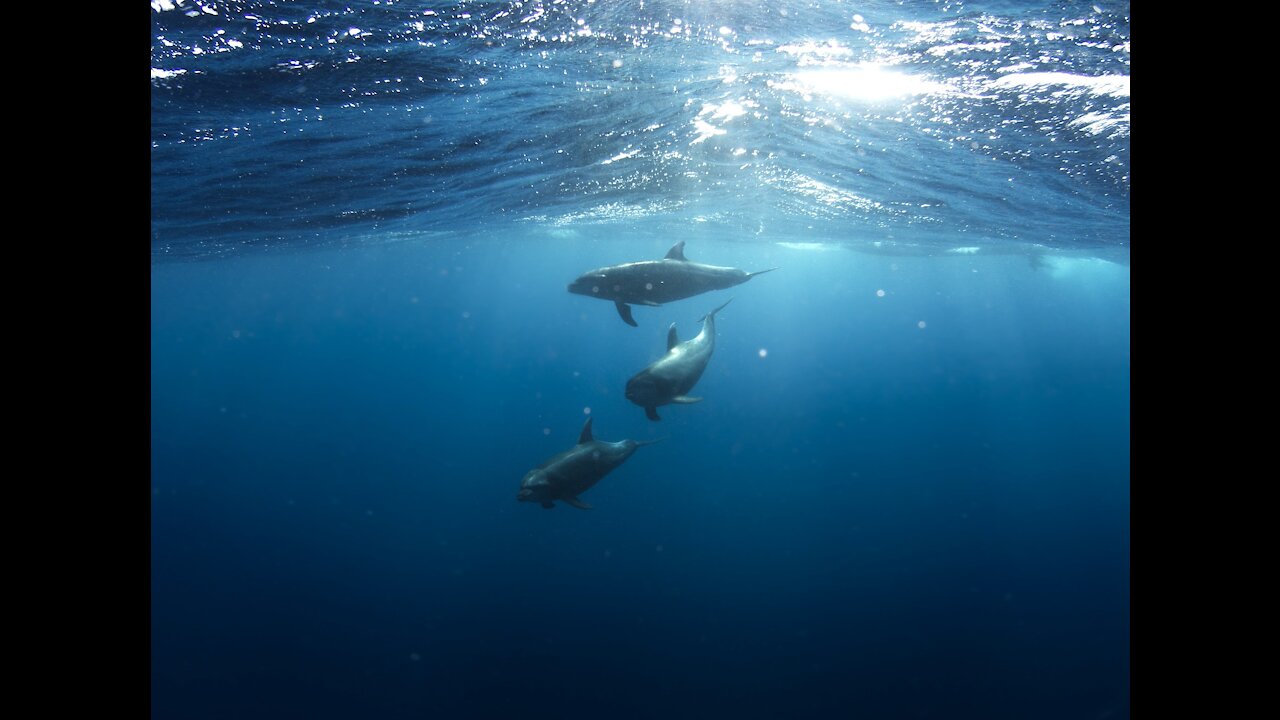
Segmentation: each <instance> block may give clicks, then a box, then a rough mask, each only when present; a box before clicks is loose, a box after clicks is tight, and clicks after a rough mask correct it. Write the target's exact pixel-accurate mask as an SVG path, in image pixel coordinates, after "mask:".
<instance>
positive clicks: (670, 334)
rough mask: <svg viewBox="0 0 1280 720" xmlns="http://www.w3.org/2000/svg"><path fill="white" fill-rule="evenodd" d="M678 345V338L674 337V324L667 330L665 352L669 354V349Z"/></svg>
mask: <svg viewBox="0 0 1280 720" xmlns="http://www.w3.org/2000/svg"><path fill="white" fill-rule="evenodd" d="M679 343H680V338H678V337H676V324H675V323H671V327H669V328H667V352H671V348H673V347H675V346H676V345H678V344H679Z"/></svg>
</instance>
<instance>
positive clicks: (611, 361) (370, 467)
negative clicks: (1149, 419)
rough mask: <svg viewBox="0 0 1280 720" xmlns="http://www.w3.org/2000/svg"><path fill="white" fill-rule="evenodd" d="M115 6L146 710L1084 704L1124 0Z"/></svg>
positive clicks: (1101, 707) (1123, 173) (1122, 706)
mask: <svg viewBox="0 0 1280 720" xmlns="http://www.w3.org/2000/svg"><path fill="white" fill-rule="evenodd" d="M153 8H154V10H153V13H152V149H151V157H152V240H151V251H152V265H151V281H152V310H151V312H152V316H151V325H152V333H151V361H152V362H151V373H152V387H151V411H152V412H151V417H152V425H151V427H152V437H151V440H152V441H151V453H152V478H151V493H152V494H151V501H152V502H151V507H152V577H151V581H152V595H151V601H152V602H151V615H152V626H151V631H152V632H151V650H152V653H151V680H152V685H151V688H152V689H151V699H152V715H153V717H156V718H330V717H332V718H349V717H369V718H426V717H431V718H436V717H440V718H453V717H458V718H472V717H507V716H511V715H518V716H522V717H534V718H542V717H546V718H615V717H616V718H632V717H634V718H650V717H689V718H704V717H749V718H753V717H761V718H766V717H767V718H777V717H799V718H827V717H867V718H899V717H902V718H920V717H931V718H1088V719H1095V718H1097V719H1102V718H1122V717H1128V715H1129V702H1130V699H1129V695H1130V693H1129V679H1130V670H1129V666H1130V648H1129V629H1130V625H1129V616H1130V592H1129V573H1130V570H1129V547H1130V523H1129V510H1130V481H1129V477H1130V408H1129V397H1130V394H1129V390H1130V361H1131V357H1130V263H1129V168H1128V164H1129V17H1128V16H1129V8H1128V4H1127V3H1125V4H1113V3H1106V4H1104V3H1096V4H1093V3H1035V4H1024V3H1005V2H979V3H961V2H943V3H923V2H921V3H914V2H908V3H896V2H895V3H886V2H880V3H857V4H853V3H840V2H823V3H812V4H811V3H800V2H783V3H755V2H727V1H726V2H712V1H708V2H688V3H685V2H649V1H646V2H644V3H640V2H613V3H606V2H603V1H602V0H601V1H598V2H594V3H592V2H581V1H580V2H524V3H478V2H473V3H452V4H445V5H430V4H425V3H405V2H380V3H348V4H343V3H328V2H303V3H282V2H276V3H272V2H248V3H225V4H224V3H205V4H204V5H201V4H199V3H194V2H183V3H176V2H174V3H168V2H165V3H161V2H156V3H153ZM677 20H678V21H679V22H676V21H677ZM197 50H198V52H197ZM677 240H685V241H686V243H687V245H686V248H685V251H686V254H687V255H688V256H689V258H690V259H691V260H696V261H701V262H707V263H712V264H717V265H731V266H736V267H741V268H744V269H746V270H759V269H764V268H769V267H775V266H777V267H779V268H780V269H779V270H778V271H776V272H772V273H769V274H767V275H763V276H760V277H758V278H755V279H752V280H751V281H750V282H748V283H746V284H744V285H741V286H738V287H735V288H732V289H729V290H724V291H718V292H714V293H709V294H706V295H701V296H698V297H695V298H691V299H687V300H681V301H678V302H674V303H670V304H668V305H665V306H663V307H660V308H649V307H636V308H635V318H636V320H637V321H638V323H639V327H638V328H632V327H629V326H627V325H625V324H623V322H622V321H621V320H620V319H619V318H618V316H617V314H616V312H615V311H614V309H613V307H612V306H611V304H610V303H606V302H601V301H599V300H594V299H591V298H586V297H582V296H577V295H571V294H569V293H568V292H566V285H567V283H568V282H570V281H571V280H573V278H574V277H576V276H577V275H578V274H579V273H581V272H583V271H585V270H587V269H590V268H593V267H599V266H602V265H609V264H614V263H619V262H625V261H629V260H640V259H656V258H659V257H662V255H663V254H664V253H665V252H666V251H667V249H668V248H669V247H670V246H671V245H672V244H673V243H674V242H676V241H677ZM731 297H732V298H733V303H732V304H730V305H729V306H728V307H727V308H726V309H725V310H724V311H723V312H722V313H721V314H720V315H719V316H718V336H717V337H718V339H717V343H718V344H717V348H716V351H715V355H714V356H713V358H712V360H711V363H710V366H709V367H708V369H707V372H706V374H705V376H704V377H703V378H702V380H701V381H700V382H699V383H698V386H697V388H696V390H695V393H694V394H696V395H699V396H702V397H704V398H705V400H704V401H703V402H701V403H698V404H695V405H675V406H667V407H664V408H662V410H661V412H662V416H663V420H662V421H661V422H659V423H654V422H650V421H649V420H647V419H646V418H645V416H644V412H643V410H642V409H640V408H638V407H636V406H634V405H632V404H631V403H629V402H628V401H627V400H626V399H625V398H624V397H623V386H624V383H625V382H626V379H627V378H629V377H630V376H631V375H632V374H634V373H635V372H636V371H638V370H639V369H640V368H642V367H643V366H644V365H646V364H647V363H649V362H651V361H652V360H654V359H656V358H657V357H658V356H659V355H660V354H661V353H662V352H663V350H664V348H665V339H666V327H667V325H668V324H669V323H672V322H674V323H676V324H677V326H678V329H679V332H680V335H681V337H682V338H688V337H692V336H693V335H694V334H695V333H696V332H697V328H698V322H697V321H698V319H699V318H700V317H701V316H702V315H703V314H704V313H706V312H707V311H709V310H710V309H712V308H714V307H716V306H717V305H720V304H721V303H723V302H724V301H725V300H727V299H729V298H731ZM588 413H589V414H590V416H591V417H593V418H594V428H595V435H596V437H598V438H602V439H605V440H617V439H621V438H634V439H639V440H647V439H659V438H661V439H662V442H661V443H658V444H656V445H652V446H647V447H643V448H641V449H640V450H639V451H637V453H636V454H635V456H634V457H632V458H631V459H630V460H628V461H627V463H626V464H624V465H623V466H622V467H621V468H619V469H618V470H616V471H615V472H614V473H613V474H611V475H609V476H608V477H606V478H605V479H604V480H603V481H602V482H600V484H598V485H597V486H596V487H594V488H592V489H591V490H589V491H588V492H587V493H586V494H585V495H584V497H583V499H584V500H586V501H587V502H589V503H591V504H592V505H593V506H594V509H592V510H589V511H582V510H577V509H574V508H571V507H568V506H565V505H563V504H558V506H557V507H556V508H554V509H552V510H543V509H542V508H539V507H537V506H536V505H532V504H525V503H517V502H516V499H515V495H516V490H517V489H518V486H519V482H520V478H521V477H522V476H523V475H524V473H525V472H526V471H527V470H529V469H531V468H533V467H535V466H537V465H538V464H539V463H541V462H542V461H543V460H545V459H546V458H548V457H550V456H552V455H554V454H555V453H557V452H559V451H561V450H564V449H566V448H568V447H569V446H570V445H572V444H573V443H574V442H575V441H576V439H577V437H578V432H579V430H580V428H581V426H582V423H583V421H584V419H585V418H586V417H587V415H588Z"/></svg>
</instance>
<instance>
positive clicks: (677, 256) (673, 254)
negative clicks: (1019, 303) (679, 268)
mask: <svg viewBox="0 0 1280 720" xmlns="http://www.w3.org/2000/svg"><path fill="white" fill-rule="evenodd" d="M667 259H668V260H685V259H686V258H685V256H684V241H683V240H681V241H680V242H678V243H676V244H675V245H672V246H671V249H670V250H668V251H667Z"/></svg>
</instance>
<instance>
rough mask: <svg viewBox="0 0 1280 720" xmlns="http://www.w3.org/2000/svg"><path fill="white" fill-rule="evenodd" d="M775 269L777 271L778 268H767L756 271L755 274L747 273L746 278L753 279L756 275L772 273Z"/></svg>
mask: <svg viewBox="0 0 1280 720" xmlns="http://www.w3.org/2000/svg"><path fill="white" fill-rule="evenodd" d="M777 269H778V268H769V269H768V270H757V271H756V272H753V273H747V277H748V278H753V277H755V276H757V275H763V274H765V273H767V272H773V271H774V270H777Z"/></svg>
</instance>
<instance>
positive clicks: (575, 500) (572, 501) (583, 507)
mask: <svg viewBox="0 0 1280 720" xmlns="http://www.w3.org/2000/svg"><path fill="white" fill-rule="evenodd" d="M560 499H561V500H563V501H564V502H566V503H568V504H570V505H572V506H574V507H576V508H578V509H579V510H590V509H591V506H590V505H588V504H586V503H584V502H582V501H581V500H579V499H578V498H576V497H567V498H560Z"/></svg>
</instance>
